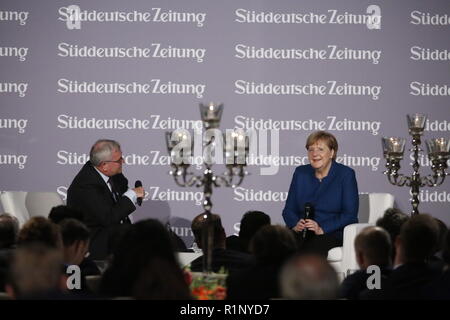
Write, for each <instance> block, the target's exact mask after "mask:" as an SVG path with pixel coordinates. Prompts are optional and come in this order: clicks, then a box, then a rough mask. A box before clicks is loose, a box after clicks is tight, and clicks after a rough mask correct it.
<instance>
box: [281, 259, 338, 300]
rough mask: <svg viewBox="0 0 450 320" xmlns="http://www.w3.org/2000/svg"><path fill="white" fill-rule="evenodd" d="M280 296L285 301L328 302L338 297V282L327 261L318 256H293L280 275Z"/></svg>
mask: <svg viewBox="0 0 450 320" xmlns="http://www.w3.org/2000/svg"><path fill="white" fill-rule="evenodd" d="M280 282H281V294H282V297H283V298H286V299H296V300H330V299H336V298H337V296H338V289H339V280H338V277H337V274H336V271H335V270H334V269H333V267H332V266H330V264H329V263H328V262H327V260H326V259H325V258H323V257H321V256H318V255H302V256H295V257H294V258H292V259H291V260H289V261H288V262H287V263H286V264H285V266H284V267H283V269H282V271H281V275H280Z"/></svg>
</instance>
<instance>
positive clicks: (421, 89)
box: [409, 81, 450, 97]
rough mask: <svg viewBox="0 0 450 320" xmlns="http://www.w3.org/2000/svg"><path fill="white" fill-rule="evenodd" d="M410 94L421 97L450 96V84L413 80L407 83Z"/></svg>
mask: <svg viewBox="0 0 450 320" xmlns="http://www.w3.org/2000/svg"><path fill="white" fill-rule="evenodd" d="M409 88H410V89H411V91H410V92H409V94H410V95H413V96H423V97H438V96H440V97H448V96H450V86H449V85H447V84H431V83H422V82H420V81H413V82H411V83H410V84H409Z"/></svg>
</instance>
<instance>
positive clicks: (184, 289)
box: [132, 258, 192, 300]
mask: <svg viewBox="0 0 450 320" xmlns="http://www.w3.org/2000/svg"><path fill="white" fill-rule="evenodd" d="M132 295H133V297H134V298H135V299H138V300H190V299H192V297H191V294H190V291H189V287H188V286H187V284H186V282H185V279H184V276H183V274H182V273H180V272H179V270H178V268H177V267H176V266H175V265H173V264H171V263H169V262H167V261H166V260H164V259H160V258H155V259H152V260H151V261H149V263H148V264H147V265H146V266H145V267H144V268H143V269H142V270H141V272H140V274H139V277H138V278H137V281H136V282H135V284H134V287H133V290H132Z"/></svg>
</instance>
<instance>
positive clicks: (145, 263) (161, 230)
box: [100, 219, 189, 298]
mask: <svg viewBox="0 0 450 320" xmlns="http://www.w3.org/2000/svg"><path fill="white" fill-rule="evenodd" d="M156 259H157V260H158V261H159V262H155V261H156ZM155 265H159V266H163V265H164V266H165V269H164V270H158V271H157V272H156V271H155V269H154V268H155ZM169 266H170V267H169ZM168 270H170V272H171V274H170V275H166V277H168V278H170V279H171V281H164V279H161V282H159V283H158V286H159V287H158V290H163V291H164V292H170V290H177V294H179V291H182V292H186V290H189V289H188V288H187V284H186V282H185V281H184V277H183V272H182V270H181V268H180V267H179V265H178V261H177V258H176V256H175V251H174V247H173V243H172V241H171V238H170V235H169V232H168V231H167V229H166V228H165V227H164V226H163V225H162V223H161V222H159V221H157V220H153V219H148V220H142V221H139V222H137V223H135V224H133V225H130V226H129V228H127V229H126V231H125V233H124V234H123V235H122V238H121V241H120V242H118V243H117V246H116V248H115V251H114V252H113V259H112V262H111V264H110V266H109V267H108V269H107V270H106V271H105V273H104V274H103V277H102V280H101V283H100V294H103V295H104V296H109V297H132V296H133V294H134V295H136V296H137V297H154V296H157V295H158V293H155V292H151V291H148V292H144V291H145V290H153V289H155V290H156V286H153V285H151V284H150V285H149V284H148V283H147V284H146V285H143V287H144V288H143V287H142V286H141V287H139V286H138V285H139V284H138V281H139V280H142V279H143V278H144V279H147V278H150V277H159V276H161V273H164V272H167V271H168ZM153 271H155V274H152V272H153ZM174 279H175V280H174ZM146 281H147V280H146ZM161 286H165V287H164V288H162V287H161ZM174 295H175V293H174ZM161 298H163V297H161ZM168 298H169V297H168Z"/></svg>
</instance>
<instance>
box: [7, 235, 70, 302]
mask: <svg viewBox="0 0 450 320" xmlns="http://www.w3.org/2000/svg"><path fill="white" fill-rule="evenodd" d="M62 265H63V259H62V254H61V252H60V250H57V249H55V248H50V247H48V246H45V245H42V244H30V245H26V246H23V247H19V248H18V249H17V250H16V251H15V253H14V255H13V258H12V262H11V266H10V271H9V275H8V281H7V285H6V291H7V292H8V294H9V296H11V297H12V298H19V299H20V298H26V297H34V298H39V297H44V296H45V295H47V294H49V293H55V292H60V291H62V290H64V288H66V282H65V281H66V278H65V276H64V274H63V273H62Z"/></svg>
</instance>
